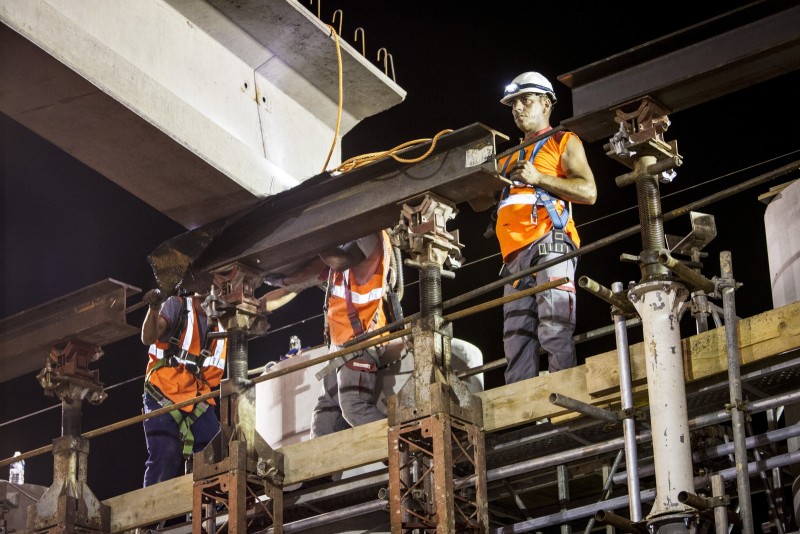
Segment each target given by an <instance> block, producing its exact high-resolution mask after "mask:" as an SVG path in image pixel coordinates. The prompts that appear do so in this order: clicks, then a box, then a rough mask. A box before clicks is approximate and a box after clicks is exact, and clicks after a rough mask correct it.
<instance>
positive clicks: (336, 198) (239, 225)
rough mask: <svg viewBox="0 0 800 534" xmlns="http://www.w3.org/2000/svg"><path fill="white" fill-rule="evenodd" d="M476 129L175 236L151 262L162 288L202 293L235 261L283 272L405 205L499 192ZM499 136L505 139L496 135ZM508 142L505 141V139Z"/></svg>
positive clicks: (489, 149)
mask: <svg viewBox="0 0 800 534" xmlns="http://www.w3.org/2000/svg"><path fill="white" fill-rule="evenodd" d="M497 134H498V132H496V131H494V130H492V129H490V128H488V127H486V126H484V125H482V124H479V123H475V124H472V125H470V126H467V127H464V128H461V129H459V130H456V131H454V132H452V133H449V134H447V135H443V136H441V137H440V138H439V139H438V140H437V142H436V143H433V142H427V143H422V144H420V145H417V146H415V147H412V148H408V149H405V150H403V151H401V152H400V153H399V154H398V155H399V156H401V157H402V158H404V159H405V160H414V159H416V158H419V157H420V156H423V155H424V154H425V153H426V152H428V151H429V150H430V154H429V155H428V156H427V157H425V158H424V159H422V160H421V161H419V162H414V163H403V162H399V161H396V160H394V159H392V158H385V159H381V160H378V161H376V162H374V163H371V164H369V165H365V166H363V167H359V168H356V169H354V170H352V171H349V172H345V173H342V174H338V175H332V174H330V173H327V172H326V173H322V174H319V175H317V176H315V177H312V178H310V179H308V180H306V181H305V182H303V183H302V184H300V185H298V186H296V187H294V188H292V189H290V190H288V191H284V192H282V193H279V194H277V195H274V196H271V197H269V198H267V199H265V200H264V201H262V202H261V203H260V204H258V205H257V206H256V207H255V208H251V209H248V210H246V211H244V212H243V213H240V214H238V215H236V216H233V217H231V218H229V219H226V220H222V221H217V222H215V223H212V224H209V225H205V226H202V227H200V228H197V229H195V230H192V231H190V232H187V233H184V234H180V235H178V236H176V237H174V238H172V239H170V240H168V241H166V242H165V243H163V244H162V245H161V246H159V247H158V248H157V249H156V250H155V251H154V252H153V253H152V254H151V255H150V256H149V257H148V261H149V262H150V265H151V267H152V268H153V272H154V275H155V278H156V281H157V284H158V286H159V288H160V289H162V290H165V291H168V292H172V291H174V290H175V288H176V287H178V286H181V287H185V288H188V289H201V290H207V289H208V288H209V287H210V279H209V278H208V276H207V275H206V274H207V273H209V272H213V271H215V270H220V269H224V268H226V267H227V266H229V265H232V264H233V263H234V262H239V263H242V264H244V265H247V266H250V267H253V268H254V269H258V270H260V271H262V272H265V273H286V272H291V270H293V269H294V268H296V267H298V266H300V265H302V264H304V263H305V262H306V261H308V260H309V259H310V258H312V257H314V255H316V254H317V253H318V252H320V251H322V250H324V249H325V248H328V247H331V246H335V245H338V244H340V243H344V242H347V241H350V240H353V239H357V238H359V237H363V236H365V235H368V234H370V233H372V232H377V231H380V230H382V229H385V228H390V227H393V226H395V225H396V224H397V223H398V221H399V219H400V212H401V209H402V205H403V203H404V202H406V201H408V200H410V199H413V198H416V197H418V196H420V195H422V194H424V193H426V192H433V193H435V194H436V195H438V196H440V197H442V198H444V199H445V200H448V201H450V202H452V203H453V204H460V203H462V202H467V201H470V200H473V199H476V198H482V197H485V196H486V195H491V194H493V193H494V192H496V191H499V190H500V189H502V187H503V185H504V184H503V182H502V181H501V180H500V178H499V177H498V176H497V173H496V171H495V163H494V158H493V156H494V154H495V153H496V147H495V136H496V135H497ZM500 135H501V136H502V134H500ZM502 137H503V138H505V136H502Z"/></svg>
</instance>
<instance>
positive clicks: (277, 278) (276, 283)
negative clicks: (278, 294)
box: [264, 274, 286, 287]
mask: <svg viewBox="0 0 800 534" xmlns="http://www.w3.org/2000/svg"><path fill="white" fill-rule="evenodd" d="M264 283H265V284H267V285H268V286H273V287H286V276H285V275H282V274H268V275H266V276H265V277H264Z"/></svg>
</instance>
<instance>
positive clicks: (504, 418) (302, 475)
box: [104, 302, 800, 532]
mask: <svg viewBox="0 0 800 534" xmlns="http://www.w3.org/2000/svg"><path fill="white" fill-rule="evenodd" d="M739 332H740V336H741V343H740V347H741V351H742V361H743V363H744V364H745V365H747V364H750V363H754V362H758V361H764V360H767V359H769V358H771V357H773V356H776V355H779V354H781V353H783V352H785V351H787V350H791V349H796V348H798V347H800V302H796V303H794V304H789V305H787V306H784V307H782V308H778V309H775V310H770V311H768V312H765V313H762V314H760V315H756V316H753V317H750V318H748V319H743V320H742V321H740V322H739ZM683 346H684V357H685V359H686V360H687V362H688V363H687V366H686V380H687V382H693V381H696V380H700V379H704V378H707V377H710V376H713V375H716V374H719V373H723V372H727V370H728V364H727V356H726V355H725V331H724V328H718V329H714V330H710V331H708V332H704V333H702V334H698V335H696V336H692V337H690V338H688V339H684V340H683ZM631 362H632V365H633V377H634V379H635V381H636V382H638V383H639V384H645V385H640V387H638V388H637V392H636V395H637V399H639V400H642V399H643V398H644V394H645V393H646V376H645V374H644V373H645V367H644V350H643V347H642V344H641V343H639V344H636V345H633V346H632V347H631ZM618 377H619V372H618V363H617V355H616V352H615V351H612V352H607V353H603V354H600V355H597V356H593V357H590V358H588V359H587V361H586V364H584V365H580V366H578V367H574V368H572V369H566V370H564V371H559V372H558V373H552V374H548V375H543V376H539V377H536V378H531V379H529V380H523V381H521V382H516V383H514V384H508V385H506V386H501V387H498V388H495V389H492V390H488V391H484V392H481V393H479V394H478V396H479V397H481V399H482V401H483V417H484V430H485V432H487V433H491V432H496V431H498V430H502V429H504V428H509V427H513V426H519V425H525V424H530V423H532V422H534V421H536V420H537V419H542V418H544V417H549V418H551V419H552V418H559V417H570V418H571V417H575V415H574V414H568V413H567V412H566V411H565V410H564V409H563V408H561V407H559V406H555V405H553V404H551V403H550V401H549V396H550V394H551V393H561V394H563V395H567V396H569V397H571V398H573V399H576V400H580V401H583V402H588V403H592V404H595V405H600V406H606V405H608V404H609V403H616V402H618V399H619V381H618ZM603 392H605V393H603ZM637 404H638V403H637ZM278 451H279V452H281V453H283V455H284V468H285V472H286V478H285V484H286V485H287V486H288V485H291V484H294V483H297V482H301V481H303V480H308V479H311V478H317V477H320V476H324V475H329V474H331V473H337V472H340V471H344V470H347V469H352V468H355V467H360V466H363V465H367V464H370V463H374V462H378V461H382V460H385V459H387V457H388V440H387V421H386V420H385V419H383V420H381V421H375V422H373V423H369V424H367V425H363V426H359V427H356V428H351V429H349V430H345V431H342V432H337V433H335V434H330V435H328V436H322V437H319V438H315V439H312V440H309V441H303V442H300V443H295V444H292V445H288V446H286V447H283V448H280V449H278ZM191 492H192V477H191V475H185V476H183V477H180V478H177V479H173V480H170V481H167V482H162V483H161V484H156V485H154V486H150V487H148V488H144V489H139V490H136V491H133V492H131V493H127V494H124V495H120V496H118V497H113V498H111V499H107V500H106V501H104V503H105V504H107V505H109V506H111V527H112V528H111V531H112V532H121V531H123V530H129V529H132V528H135V527H137V526H140V525H142V524H147V523H151V522H155V521H159V520H161V519H164V518H166V517H174V516H175V515H180V514H184V513H188V512H190V511H191V507H192V493H191ZM164 495H169V499H165V498H164Z"/></svg>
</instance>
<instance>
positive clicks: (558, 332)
mask: <svg viewBox="0 0 800 534" xmlns="http://www.w3.org/2000/svg"><path fill="white" fill-rule="evenodd" d="M552 235H553V234H552V232H550V233H548V234H547V235H545V236H544V237H542V238H541V239H539V240H538V241H536V242H534V243H532V244H531V245H529V246H528V247H527V248H525V249H523V250H521V251H520V252H519V253H518V254H517V256H516V257H515V258H514V259H513V260H511V261H510V262H509V263H507V264H506V266H505V269H503V276H508V275H511V274H515V273H518V272H520V271H523V270H525V269H527V268H528V267H532V266H534V265H538V264H540V263H543V262H545V261H550V260H553V259H557V258H559V257H560V256H562V254H558V253H551V254H545V255H540V254H539V246H538V245H539V243H549V242H552V239H553V238H552ZM577 262H578V258H577V257H575V258H571V259H569V260H566V261H563V262H560V263H557V264H556V265H553V266H552V267H549V268H547V269H544V270H541V271H538V272H536V273H533V275H527V276H525V277H523V278H520V279H519V280H518V283H517V286H516V287H514V286H513V285H512V284H506V285H505V287H504V289H503V295H504V296H505V295H513V294H515V293H518V292H519V291H522V290H524V289H528V288H531V287H534V286H536V285H541V284H543V283H546V282H549V281H551V280H554V279H558V278H562V277H565V276H566V277H568V278H569V279H570V282H573V283H574V279H575V267H576V265H577ZM575 312H576V301H575V293H574V285H573V290H572V291H569V290H565V289H549V290H547V291H542V292H541V293H537V294H535V295H533V296H528V297H523V298H519V299H517V300H512V301H511V302H507V303H505V304H504V305H503V350H504V352H505V355H506V360H507V361H508V364H507V366H506V371H505V380H506V384H511V383H512V382H518V381H520V380H525V379H526V378H533V377H535V376H537V375H538V374H539V349H540V348H542V349H543V350H545V351H546V352H547V353H548V369H549V371H550V372H551V373H553V372H556V371H560V370H561V369H568V368H570V367H575V365H577V357H576V355H575V343H574V342H573V340H572V335H573V333H574V332H575Z"/></svg>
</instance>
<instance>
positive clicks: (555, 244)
mask: <svg viewBox="0 0 800 534" xmlns="http://www.w3.org/2000/svg"><path fill="white" fill-rule="evenodd" d="M563 136H564V131H563V130H559V131H557V132H556V133H555V134H554V135H553V139H555V141H556V142H557V143H560V142H561V138H562V137H563ZM548 139H549V137H545V138H544V139H540V140H539V141H538V142H537V143H536V145H535V146H534V147H533V150H532V151H531V155H530V157H529V158H528V161H529V162H530V163H531V164H533V160H534V159H536V155H537V154H538V153H539V150H540V149H541V148H542V147H543V146H544V144H545V143H546V142H547V140H548ZM523 157H525V149H524V148H523V149H520V151H519V152H518V153H517V161H520V160H522V158H523ZM510 164H511V156H509V157H508V159H506V162H505V164H504V165H503V168H502V169H501V171H500V174H501V175H503V176H505V174H506V172H507V171H508V167H509V165H510ZM525 187H529V188H533V190H534V191H535V192H536V198H537V200H536V201H535V202H533V203H531V221H532V222H533V223H536V222H537V220H538V216H537V213H536V205H537V204H539V203H541V205H543V206H544V208H545V209H546V210H547V214H548V215H549V216H550V220H551V221H552V222H553V228H552V229H551V232H552V234H553V239H552V241H551V242H549V243H539V254H540V255H542V256H544V255H545V254H552V253H557V254H566V253H567V252H569V247H570V246H571V244H570V240H569V237H568V236H567V234H566V232H564V228H565V227H566V226H567V222H568V221H569V204H567V203H566V202H564V201H563V200H561V199H559V198H556V200H558V201H560V202H564V209H563V210H562V212H561V213H558V210H557V209H556V206H555V203H554V202H553V198H554V197H552V196H551V195H550V193H548V192H547V191H545V190H544V189H542V188H541V187H539V186H532V185H525ZM510 194H511V186H508V185H507V186H505V187H504V188H503V191H502V192H501V193H500V201H501V202H502V201H503V200H505V199H507V198H508V196H509V195H510Z"/></svg>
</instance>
